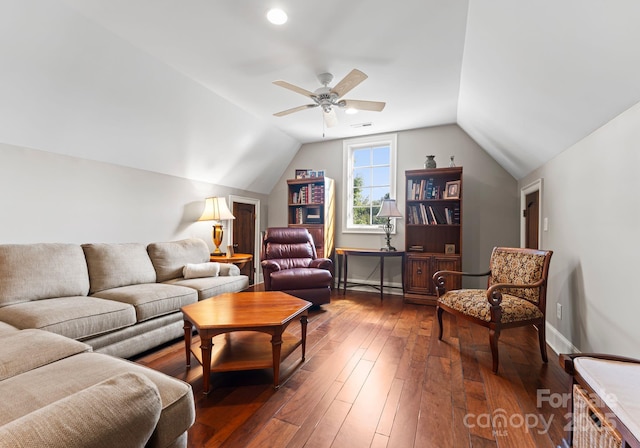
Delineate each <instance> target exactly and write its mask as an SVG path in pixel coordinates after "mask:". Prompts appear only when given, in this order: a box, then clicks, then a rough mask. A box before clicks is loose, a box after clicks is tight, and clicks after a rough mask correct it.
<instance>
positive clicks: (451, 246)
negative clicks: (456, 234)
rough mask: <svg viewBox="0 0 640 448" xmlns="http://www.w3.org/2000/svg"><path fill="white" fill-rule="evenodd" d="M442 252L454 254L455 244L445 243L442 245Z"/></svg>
mask: <svg viewBox="0 0 640 448" xmlns="http://www.w3.org/2000/svg"><path fill="white" fill-rule="evenodd" d="M444 253H445V254H455V253H456V245H455V244H445V245H444Z"/></svg>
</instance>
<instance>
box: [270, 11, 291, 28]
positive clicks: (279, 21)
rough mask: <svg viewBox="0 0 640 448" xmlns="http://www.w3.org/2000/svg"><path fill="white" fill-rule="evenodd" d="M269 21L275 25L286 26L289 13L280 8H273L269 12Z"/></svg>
mask: <svg viewBox="0 0 640 448" xmlns="http://www.w3.org/2000/svg"><path fill="white" fill-rule="evenodd" d="M267 20H268V21H269V22H271V23H273V24H274V25H284V24H285V23H287V20H288V17H287V13H286V12H284V11H283V10H282V9H280V8H272V9H270V10H269V11H267Z"/></svg>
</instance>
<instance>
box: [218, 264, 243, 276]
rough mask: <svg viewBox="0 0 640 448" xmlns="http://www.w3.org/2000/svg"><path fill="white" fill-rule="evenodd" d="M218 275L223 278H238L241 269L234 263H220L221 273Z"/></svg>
mask: <svg viewBox="0 0 640 448" xmlns="http://www.w3.org/2000/svg"><path fill="white" fill-rule="evenodd" d="M218 275H220V276H221V277H236V276H238V275H240V268H239V267H238V266H236V265H235V264H232V263H220V273H219V274H218Z"/></svg>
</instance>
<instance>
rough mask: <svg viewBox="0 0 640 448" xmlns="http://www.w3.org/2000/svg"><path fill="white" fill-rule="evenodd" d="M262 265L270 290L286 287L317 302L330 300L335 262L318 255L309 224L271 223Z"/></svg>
mask: <svg viewBox="0 0 640 448" xmlns="http://www.w3.org/2000/svg"><path fill="white" fill-rule="evenodd" d="M260 260H261V265H262V272H263V274H264V286H265V290H266V291H282V292H286V293H287V294H291V295H292V296H296V297H299V298H301V299H304V300H308V301H309V302H311V303H313V304H314V305H322V304H325V303H329V302H330V300H331V285H332V283H333V262H332V261H331V260H330V259H328V258H317V253H316V247H315V245H314V244H313V237H312V236H311V234H310V233H309V231H308V230H307V229H305V228H289V227H271V228H268V229H267V230H266V232H265V234H264V238H263V240H262V250H261V256H260Z"/></svg>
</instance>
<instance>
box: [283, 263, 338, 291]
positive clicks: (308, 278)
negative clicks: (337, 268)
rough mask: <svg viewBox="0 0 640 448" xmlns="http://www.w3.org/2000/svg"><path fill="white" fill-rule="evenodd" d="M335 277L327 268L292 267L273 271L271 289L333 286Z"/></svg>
mask: <svg viewBox="0 0 640 448" xmlns="http://www.w3.org/2000/svg"><path fill="white" fill-rule="evenodd" d="M332 282H333V277H332V276H331V272H329V271H327V270H325V269H313V268H291V269H285V270H283V271H276V272H272V273H271V289H273V290H274V291H283V290H287V289H309V288H323V287H327V286H331V283H332Z"/></svg>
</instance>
